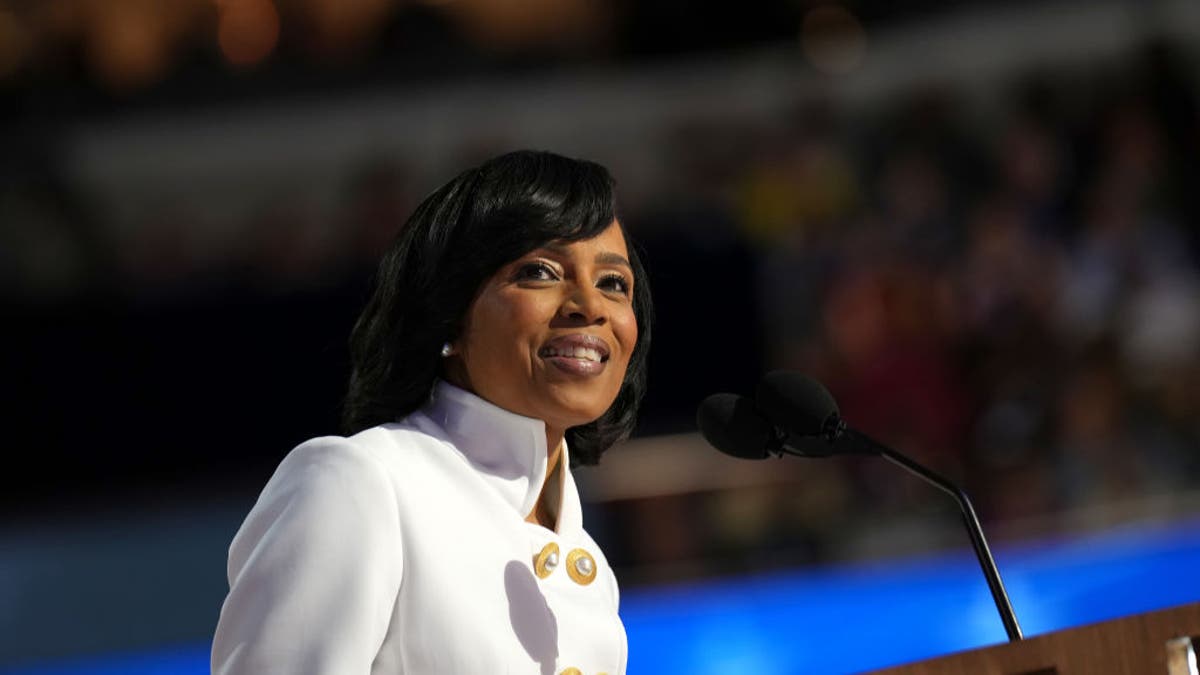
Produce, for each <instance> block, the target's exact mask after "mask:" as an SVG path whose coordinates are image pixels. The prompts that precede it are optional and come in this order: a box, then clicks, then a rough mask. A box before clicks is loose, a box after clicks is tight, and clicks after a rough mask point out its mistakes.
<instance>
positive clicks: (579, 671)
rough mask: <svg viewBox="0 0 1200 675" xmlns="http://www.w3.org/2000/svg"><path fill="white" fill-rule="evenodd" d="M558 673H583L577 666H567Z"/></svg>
mask: <svg viewBox="0 0 1200 675" xmlns="http://www.w3.org/2000/svg"><path fill="white" fill-rule="evenodd" d="M558 675H583V672H582V671H581V670H579V669H578V668H575V667H571V668H567V669H566V670H564V671H562V672H561V673H559V674H558Z"/></svg>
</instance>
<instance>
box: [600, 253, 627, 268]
mask: <svg viewBox="0 0 1200 675" xmlns="http://www.w3.org/2000/svg"><path fill="white" fill-rule="evenodd" d="M596 264H597V265H621V266H623V267H628V268H629V269H630V270H632V269H633V265H630V264H629V261H628V260H626V259H625V256H623V255H621V254H620V253H613V252H611V251H605V252H603V253H597V254H596Z"/></svg>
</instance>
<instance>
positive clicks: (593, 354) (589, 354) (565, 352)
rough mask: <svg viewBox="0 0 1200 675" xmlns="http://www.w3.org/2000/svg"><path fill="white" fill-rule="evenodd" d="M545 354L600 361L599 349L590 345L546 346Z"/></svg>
mask: <svg viewBox="0 0 1200 675" xmlns="http://www.w3.org/2000/svg"><path fill="white" fill-rule="evenodd" d="M546 356H566V357H569V358H575V359H583V360H585V361H596V362H597V363H598V362H599V361H600V350H598V349H592V348H591V347H575V348H571V347H564V348H561V349H560V348H557V347H548V348H547V349H546Z"/></svg>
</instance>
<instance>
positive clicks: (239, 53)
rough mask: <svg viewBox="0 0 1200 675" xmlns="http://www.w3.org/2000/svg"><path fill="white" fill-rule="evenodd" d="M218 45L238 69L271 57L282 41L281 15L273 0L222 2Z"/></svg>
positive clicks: (220, 2) (227, 0) (233, 0)
mask: <svg viewBox="0 0 1200 675" xmlns="http://www.w3.org/2000/svg"><path fill="white" fill-rule="evenodd" d="M217 11H218V19H217V21H218V23H217V42H218V43H219V44H220V46H221V53H222V54H223V55H224V56H225V58H226V60H228V61H229V62H230V63H231V64H233V65H235V66H252V65H255V64H257V63H260V62H261V61H262V60H263V59H265V58H267V57H268V56H269V55H270V54H271V52H272V51H273V50H274V49H275V45H276V44H277V43H278V42H279V12H278V11H276V9H275V4H274V3H273V2H271V0H218V2H217Z"/></svg>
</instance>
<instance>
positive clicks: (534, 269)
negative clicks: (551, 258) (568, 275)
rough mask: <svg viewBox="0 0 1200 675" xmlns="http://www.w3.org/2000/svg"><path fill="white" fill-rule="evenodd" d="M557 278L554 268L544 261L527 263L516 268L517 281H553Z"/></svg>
mask: <svg viewBox="0 0 1200 675" xmlns="http://www.w3.org/2000/svg"><path fill="white" fill-rule="evenodd" d="M557 278H558V275H557V274H555V272H554V269H553V268H551V267H550V266H549V265H547V264H546V263H540V262H537V263H529V264H526V265H521V267H520V268H518V269H517V280H518V281H554V280H555V279H557Z"/></svg>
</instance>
